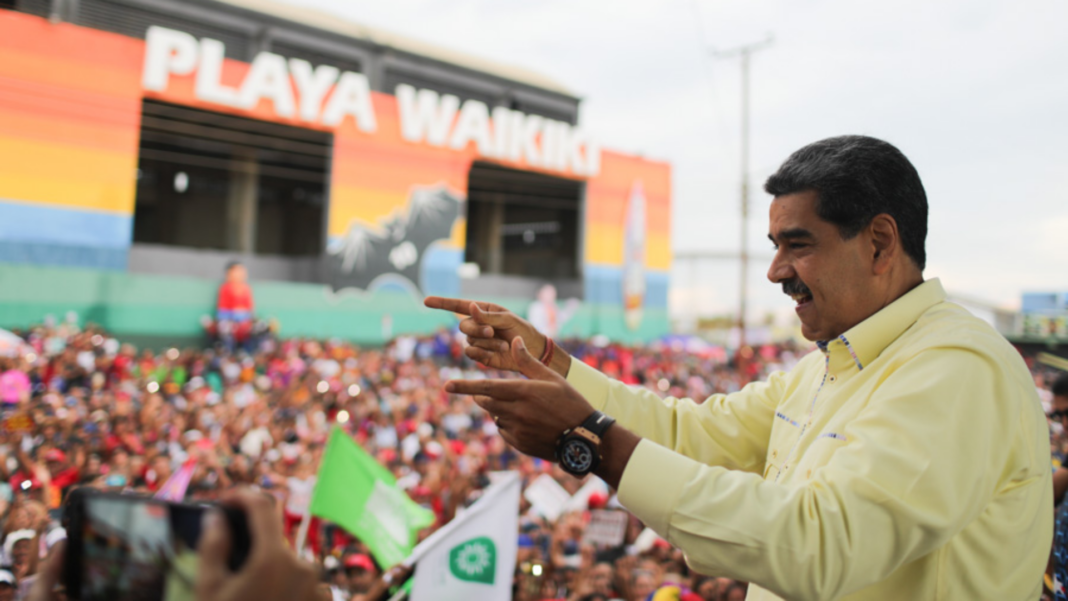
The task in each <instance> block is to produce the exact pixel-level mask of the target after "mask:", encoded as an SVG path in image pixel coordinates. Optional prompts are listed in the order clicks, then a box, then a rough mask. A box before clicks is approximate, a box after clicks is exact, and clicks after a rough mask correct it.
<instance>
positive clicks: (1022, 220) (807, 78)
mask: <svg viewBox="0 0 1068 601" xmlns="http://www.w3.org/2000/svg"><path fill="white" fill-rule="evenodd" d="M287 1H288V2H291V3H293V4H298V5H302V6H309V7H315V8H318V9H322V10H326V11H329V12H333V13H336V14H338V15H341V16H343V17H345V18H347V19H349V20H352V21H357V22H361V23H364V24H367V25H372V26H377V27H380V28H383V29H387V30H391V31H393V32H396V33H401V34H405V35H407V36H410V37H414V38H418V39H421V40H424V41H428V42H434V43H436V44H439V45H442V46H447V47H450V48H452V49H455V50H461V51H464V52H467V53H471V54H475V55H479V56H482V57H485V58H492V59H494V60H497V61H501V62H506V63H514V64H518V65H522V66H524V67H527V68H531V69H534V70H537V71H539V72H541V73H543V74H545V75H548V76H550V77H552V78H554V79H556V80H557V81H559V82H561V83H562V84H564V85H565V86H567V87H569V88H570V89H572V90H574V91H575V93H576V94H577V95H579V96H581V97H582V98H583V99H584V101H583V105H582V106H583V109H582V116H581V119H580V120H581V122H582V123H583V124H584V125H585V126H586V128H587V129H589V130H591V131H592V132H593V133H594V134H595V135H596V136H597V137H598V138H599V139H600V140H601V141H602V143H603V145H604V146H605V147H608V148H613V149H619V150H623V151H628V152H634V153H640V154H643V155H644V156H647V157H650V158H656V159H664V160H667V161H670V162H671V163H672V165H673V170H674V195H673V196H674V198H673V202H674V205H673V214H674V219H673V225H672V227H673V229H674V233H673V240H674V248H675V250H709V251H718V252H731V251H736V250H737V248H738V245H739V240H740V235H739V233H738V231H739V224H740V218H739V216H738V206H739V201H738V196H739V194H738V187H739V181H740V175H739V150H738V145H739V119H740V118H739V114H740V111H739V106H740V102H739V90H740V84H739V79H740V76H739V65H738V61H737V59H715V58H713V57H712V56H711V55H710V52H709V50H710V49H711V48H713V47H715V48H720V49H727V48H731V47H733V46H736V45H738V44H743V43H749V42H753V41H758V40H761V39H763V38H765V37H766V36H767V35H769V34H770V35H773V36H774V44H773V46H772V47H771V48H769V49H767V50H764V51H762V52H760V53H758V54H757V55H755V56H754V59H753V64H752V72H751V73H752V74H751V79H752V88H751V89H752V105H751V106H752V108H751V113H752V125H751V132H752V134H751V145H752V152H751V166H752V168H751V182H752V190H753V193H752V195H751V207H752V210H751V215H752V217H751V224H750V225H751V227H750V231H751V234H750V248H751V250H752V252H754V253H755V254H757V255H758V256H759V257H760V258H758V259H757V260H756V261H754V266H753V269H752V276H751V277H750V291H751V292H750V294H751V295H752V296H753V299H754V301H753V302H754V304H755V308H754V310H753V311H754V313H763V312H767V311H769V310H771V311H776V312H782V311H783V310H785V309H788V308H789V307H790V305H791V304H792V303H791V301H790V300H789V299H787V298H786V297H785V296H783V295H782V294H781V292H780V291H779V289H778V288H777V287H774V286H772V285H771V284H769V283H768V282H767V280H766V279H765V277H764V272H765V270H766V267H767V263H766V257H768V256H770V244H769V243H768V242H767V240H766V234H767V208H768V204H769V201H770V199H769V198H768V196H767V195H766V194H764V193H763V191H762V184H763V181H764V179H765V178H766V177H767V176H768V175H769V174H770V173H771V172H772V171H774V169H775V168H776V167H777V166H778V164H779V163H780V162H781V161H782V160H783V159H785V158H786V156H787V155H789V153H790V152H792V151H793V150H796V149H797V148H799V147H801V146H803V145H804V144H806V143H808V142H812V141H815V140H817V139H820V138H824V137H828V136H832V135H839V134H846V133H862V134H868V135H873V136H877V137H880V138H884V139H886V140H888V141H890V142H892V143H893V144H895V145H896V146H898V147H899V148H900V149H901V150H902V151H903V152H904V153H905V154H906V155H907V156H908V157H909V158H910V159H911V160H912V162H913V163H914V164H915V165H916V167H917V169H918V170H919V172H920V176H921V177H922V178H923V181H924V184H925V186H926V188H927V195H928V199H929V202H930V206H931V214H930V223H929V225H930V231H929V234H928V241H927V254H928V267H927V271H926V272H925V275H926V276H927V277H940V278H941V279H942V281H943V284H944V285H945V286H946V288H947V289H948V290H950V291H951V292H956V293H958V294H965V295H970V296H973V297H978V298H980V299H985V300H988V301H990V302H992V303H995V304H998V305H1004V306H1017V305H1018V304H1019V297H1020V294H1021V292H1022V291H1025V290H1033V291H1039V290H1057V291H1068V202H1066V197H1068V188H1066V185H1065V179H1066V178H1068V116H1066V114H1068V34H1066V33H1065V24H1066V23H1068V2H1066V1H1065V0H1035V1H1031V0H1023V1H1016V2H1012V1H1003V2H992V1H988V0H966V1H964V0H959V1H958V0H952V1H945V0H941V1H939V2H929V1H927V2H921V1H918V0H905V1H898V2H855V1H848V0H833V1H817V0H792V1H776V2H771V1H753V0H744V1H743V0H734V1H721V0H657V1H652V0H646V1H635V0H609V1H597V2H594V1H576V0H566V1H565V0H540V1H538V2H529V1H519V0H457V1H453V2H449V1H445V0H390V1H389V2H369V1H367V0H287ZM672 279H673V281H672V286H673V289H674V291H673V299H672V300H673V308H674V309H675V310H676V311H677V312H691V311H697V310H699V311H700V312H701V313H704V314H716V313H727V312H730V311H733V310H734V308H735V307H736V304H737V300H736V299H737V296H738V284H737V279H738V267H737V265H736V264H734V263H730V262H724V261H719V262H707V263H705V264H703V265H700V266H697V267H690V266H686V265H681V264H678V263H677V264H676V268H675V270H674V272H673V278H672Z"/></svg>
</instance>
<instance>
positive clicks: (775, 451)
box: [771, 449, 779, 459]
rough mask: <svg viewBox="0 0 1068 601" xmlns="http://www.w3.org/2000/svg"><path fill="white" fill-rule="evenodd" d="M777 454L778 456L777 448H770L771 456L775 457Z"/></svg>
mask: <svg viewBox="0 0 1068 601" xmlns="http://www.w3.org/2000/svg"><path fill="white" fill-rule="evenodd" d="M778 456H779V451H778V450H777V449H772V450H771V458H772V459H775V458H776V457H778Z"/></svg>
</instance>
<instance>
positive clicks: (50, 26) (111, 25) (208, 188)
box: [0, 0, 671, 342]
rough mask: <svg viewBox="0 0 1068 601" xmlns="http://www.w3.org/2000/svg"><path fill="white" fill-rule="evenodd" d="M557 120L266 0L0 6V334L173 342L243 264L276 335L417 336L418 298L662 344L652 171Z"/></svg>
mask: <svg viewBox="0 0 1068 601" xmlns="http://www.w3.org/2000/svg"><path fill="white" fill-rule="evenodd" d="M578 108H579V98H577V97H576V96H575V95H574V94H573V93H572V92H570V91H568V90H567V89H565V88H563V87H562V86H560V85H559V84H557V83H555V82H553V81H551V80H549V79H547V78H545V77H543V76H541V75H538V74H533V73H529V72H526V71H523V70H521V69H517V68H514V67H509V66H505V65H499V64H495V63H492V62H489V61H485V60H482V59H478V58H473V57H469V56H464V55H460V54H456V53H453V52H449V51H445V50H441V49H438V48H433V47H430V46H428V45H424V44H421V43H418V42H414V41H411V40H406V39H402V38H399V37H397V36H394V35H391V34H387V33H384V32H380V31H376V30H372V29H369V28H365V27H361V26H359V25H355V24H351V23H345V22H342V21H340V20H338V19H337V18H335V17H332V16H328V15H323V14H317V13H314V12H310V11H307V10H303V9H297V8H294V7H291V6H288V5H284V4H276V3H272V2H268V1H265V0H226V1H225V2H218V1H214V0H181V1H179V0H0V326H6V327H23V326H26V325H29V324H30V323H33V322H36V321H39V320H40V319H42V317H43V316H44V315H45V314H46V313H52V314H63V313H66V312H68V311H75V312H77V313H78V314H79V315H80V316H81V317H82V318H83V319H86V320H91V321H95V322H97V323H101V324H102V325H105V326H106V327H108V328H109V329H111V330H113V331H115V332H117V333H119V334H126V335H131V336H141V335H146V336H152V335H159V336H184V335H190V336H192V335H195V334H196V333H197V331H198V329H199V327H200V326H199V316H200V315H203V314H209V313H211V311H212V306H213V302H214V294H215V288H216V286H217V285H218V282H219V280H220V278H221V276H222V271H223V267H224V266H225V265H226V264H227V263H228V262H230V261H232V260H240V261H242V262H243V263H245V264H246V265H247V266H248V268H249V272H250V276H251V279H252V282H253V287H254V292H255V296H256V300H257V313H259V314H260V315H261V316H264V317H270V318H275V319H277V320H278V321H279V324H280V327H281V332H282V334H283V335H309V336H336V337H341V338H348V339H352V340H358V341H364V342H379V341H382V340H384V339H386V338H389V337H390V336H392V335H395V334H399V333H404V332H426V331H429V330H433V329H434V328H437V327H440V326H442V325H445V324H447V323H448V321H449V319H451V318H449V317H448V316H441V315H437V314H435V313H434V312H430V311H426V310H424V309H422V308H421V299H422V297H423V296H425V295H429V294H435V295H448V296H457V295H461V296H466V297H474V298H483V299H491V300H494V301H497V302H500V303H502V304H504V305H506V306H508V307H509V308H511V309H513V310H516V311H519V312H520V313H521V314H528V312H530V311H531V309H532V307H534V308H533V313H532V314H531V315H532V318H533V317H538V318H539V319H544V315H543V313H544V312H543V311H539V309H537V308H536V307H535V305H538V306H543V307H547V306H550V305H551V306H552V307H553V310H551V311H549V313H550V315H549V319H550V321H551V323H550V324H549V325H548V326H546V327H549V328H551V329H554V330H555V331H556V332H557V333H558V334H559V335H562V336H566V335H580V336H590V335H595V334H604V335H606V336H608V337H610V338H613V339H623V340H642V339H649V338H652V337H655V336H659V335H661V334H663V333H665V332H666V330H667V328H668V319H667V284H668V276H667V274H668V270H669V266H670V262H671V254H670V243H669V234H670V202H671V190H670V167H669V166H668V165H667V164H665V163H662V162H656V161H650V160H646V159H642V158H639V157H634V156H628V155H625V154H622V153H616V152H612V151H610V150H605V149H602V148H600V146H599V145H598V144H597V142H596V140H594V139H591V138H590V137H589V136H588V135H587V134H586V133H585V132H584V131H583V130H582V127H581V125H580V124H579V123H578ZM547 286H551V289H549V288H547ZM539 291H540V292H541V300H540V301H537V302H535V299H536V298H538V297H539ZM553 291H555V296H556V297H557V299H556V300H555V301H552V302H551V301H550V299H551V297H553ZM532 303H533V304H532ZM539 303H541V304H540V305H539Z"/></svg>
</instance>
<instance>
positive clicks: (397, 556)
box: [309, 427, 434, 569]
mask: <svg viewBox="0 0 1068 601" xmlns="http://www.w3.org/2000/svg"><path fill="white" fill-rule="evenodd" d="M309 511H310V512H311V514H312V515H314V516H318V517H321V518H323V519H326V520H330V521H331V522H334V523H335V524H337V525H338V526H341V527H342V528H344V529H345V530H347V531H348V532H349V533H351V534H352V535H353V536H355V537H357V538H359V539H360V540H361V541H363V542H364V543H365V544H366V545H367V547H368V548H369V549H370V550H371V554H372V555H374V556H375V559H376V560H377V561H378V563H379V565H381V566H382V567H383V569H387V568H390V567H392V566H394V565H397V564H398V563H400V562H401V561H402V560H404V558H405V557H408V554H409V553H410V552H411V551H412V547H413V546H414V545H415V540H416V535H417V534H418V532H419V530H420V529H422V528H426V527H427V526H429V525H431V524H433V523H434V513H433V512H431V511H429V510H427V509H424V508H422V507H420V506H419V505H418V504H416V502H415V501H412V500H411V498H410V497H408V495H407V494H405V492H404V491H403V490H401V489H399V488H397V481H396V480H395V479H394V478H393V474H391V473H389V470H387V469H386V468H384V467H382V466H381V465H379V464H378V462H377V461H375V460H374V458H373V457H371V456H370V455H368V454H367V452H366V451H364V450H363V449H362V448H360V445H358V444H356V442H355V441H354V440H352V438H350V437H349V435H348V434H345V432H344V431H343V430H342V429H341V428H338V427H335V428H334V429H333V431H331V432H330V440H328V441H327V443H326V450H325V451H323V461H322V464H321V465H320V466H319V475H318V477H317V478H316V481H315V491H314V492H313V493H312V500H311V507H310V509H309Z"/></svg>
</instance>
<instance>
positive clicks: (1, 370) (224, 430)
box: [0, 320, 1068, 601]
mask: <svg viewBox="0 0 1068 601" xmlns="http://www.w3.org/2000/svg"><path fill="white" fill-rule="evenodd" d="M16 333H17V334H18V335H19V336H21V337H22V338H23V339H24V340H25V343H26V346H25V348H24V349H22V350H21V351H20V352H18V353H14V354H12V356H4V357H0V403H2V407H3V409H2V415H3V421H2V423H0V479H2V482H0V514H2V516H3V517H2V523H3V529H2V532H3V542H2V549H0V552H2V555H0V601H2V600H4V599H10V598H15V599H19V598H22V597H24V596H25V595H26V593H27V591H28V589H29V586H30V584H31V583H32V581H33V579H34V574H35V572H36V570H37V567H38V563H39V561H40V559H41V558H42V557H43V556H44V555H45V554H46V553H47V552H48V550H49V548H51V547H52V546H53V545H54V544H55V543H56V542H57V541H59V540H61V539H62V538H63V537H64V532H63V529H62V528H61V527H60V525H59V522H58V518H59V515H60V512H61V508H62V502H63V499H64V498H65V496H66V495H67V494H68V493H69V491H71V490H72V489H73V488H75V487H79V486H89V487H93V488H97V489H102V490H108V491H129V492H137V493H149V494H151V493H155V492H157V491H158V490H159V489H160V487H161V486H162V485H163V483H164V482H166V481H167V479H168V478H169V477H170V476H171V474H173V473H174V472H175V471H176V470H178V469H179V468H180V466H183V465H190V464H192V465H194V466H195V468H194V469H193V474H192V478H191V479H190V482H189V485H188V488H187V490H186V493H185V496H186V498H187V499H190V500H212V499H215V498H217V497H218V496H219V495H220V494H221V493H222V492H224V491H226V490H228V489H231V488H233V487H237V486H247V487H252V488H255V489H258V490H262V491H265V492H267V493H270V494H271V495H273V496H275V497H276V498H277V501H278V505H279V507H280V508H281V513H282V514H283V517H282V518H281V519H284V521H285V527H286V534H287V537H289V538H290V540H294V539H295V538H296V536H297V530H298V528H299V523H300V521H301V518H302V516H304V514H305V513H306V512H307V510H308V504H309V502H310V499H311V495H312V491H313V488H314V482H315V475H316V471H317V467H318V464H319V460H320V458H321V456H322V452H323V449H324V445H325V442H326V440H327V436H328V434H329V432H330V429H331V428H332V427H333V426H334V425H335V424H336V425H338V426H340V427H341V428H343V429H344V430H345V431H346V432H347V433H348V434H349V435H351V436H352V437H353V438H354V439H355V440H356V441H357V442H358V443H359V444H360V445H362V447H363V448H364V449H366V450H367V451H368V452H369V453H370V454H371V455H372V456H374V457H375V458H376V459H377V460H378V461H379V462H380V463H381V464H382V465H384V466H386V467H387V468H389V469H390V470H391V471H392V473H393V474H394V476H395V477H396V479H397V482H398V484H399V485H400V486H401V487H402V488H404V489H405V490H406V491H407V493H408V494H409V495H410V496H411V498H412V499H413V500H415V501H416V502H417V503H419V504H421V505H423V506H425V507H426V508H429V509H430V510H432V511H433V512H434V514H435V516H436V524H435V526H433V527H432V528H431V529H430V530H432V529H433V528H434V527H438V526H440V525H442V524H444V523H446V522H448V521H449V520H450V519H451V518H452V516H453V514H454V513H455V511H456V510H457V509H458V508H459V507H462V506H464V505H466V504H469V503H471V502H473V500H474V499H476V498H477V497H478V495H479V492H480V491H481V490H482V489H483V488H485V487H486V486H487V485H488V478H487V474H488V473H489V472H491V471H495V470H516V471H518V472H520V474H521V475H522V477H523V480H524V486H528V485H530V484H531V483H532V482H534V481H535V480H536V479H537V478H539V477H541V476H543V475H546V474H547V475H548V476H550V477H551V478H553V479H554V480H555V481H556V482H558V483H559V484H560V485H561V486H562V487H563V488H564V489H566V491H567V492H568V493H576V492H577V491H579V490H580V489H581V488H582V487H583V485H584V482H580V481H578V480H575V479H574V478H572V477H570V476H568V475H567V474H565V473H564V472H563V471H561V470H560V469H559V468H558V467H556V466H555V465H553V464H551V463H549V462H545V461H541V460H537V459H531V458H529V457H526V456H523V455H520V454H518V453H516V452H515V451H513V450H511V449H510V448H508V447H507V445H505V444H504V442H503V440H502V439H501V437H500V436H499V435H498V434H497V430H496V426H495V425H494V423H493V421H492V420H490V419H488V418H487V417H486V415H485V414H484V412H483V411H482V410H481V409H479V408H478V407H477V405H475V404H474V402H473V400H472V399H470V398H468V397H463V396H457V395H449V394H447V393H445V392H444V390H443V387H442V385H443V384H444V382H445V381H447V380H449V379H453V378H480V377H495V376H497V375H500V374H496V373H493V372H492V371H491V370H487V369H485V368H483V367H482V366H479V365H477V364H475V363H473V362H471V361H470V360H469V359H467V358H466V357H465V356H464V353H463V349H462V344H463V337H462V336H460V335H458V333H456V332H449V331H441V332H438V333H437V334H436V335H434V336H429V337H421V338H415V337H407V336H402V337H399V338H397V339H395V340H394V341H392V342H391V343H390V344H389V345H387V346H386V347H384V348H376V349H364V348H359V347H357V346H354V345H352V344H350V343H347V342H342V341H336V340H328V341H321V340H302V339H289V340H279V339H274V338H270V337H266V338H264V339H262V340H260V341H259V342H258V346H257V347H255V348H251V349H239V348H234V347H230V348H229V349H228V348H225V347H224V346H223V345H218V346H216V347H209V348H203V349H185V350H181V349H177V348H170V349H162V350H159V351H151V350H148V349H145V350H141V351H139V350H138V349H136V348H135V347H134V346H132V345H130V344H122V343H120V342H118V341H117V340H115V339H114V338H112V337H111V336H109V335H108V333H107V332H104V331H102V330H100V329H99V328H96V327H93V326H91V325H89V326H86V327H84V328H82V327H78V325H76V320H68V321H65V322H62V323H58V324H55V323H52V324H50V325H38V326H35V327H31V328H28V329H26V330H24V331H19V332H16ZM565 346H567V348H568V350H569V351H570V352H571V353H572V354H573V355H574V356H575V357H577V358H578V359H580V360H582V361H584V362H586V363H588V364H590V365H592V366H594V367H596V368H598V369H600V370H602V371H604V372H605V373H607V374H609V375H611V376H613V377H616V378H619V379H621V380H623V381H624V382H627V383H631V384H635V385H639V386H646V387H649V388H651V389H653V390H655V391H657V392H658V393H659V394H662V395H671V396H677V397H690V398H695V399H703V398H705V397H707V396H708V395H710V394H713V393H717V392H732V391H735V390H738V389H740V388H741V387H742V386H744V385H745V384H746V383H747V382H749V381H751V380H754V379H759V378H762V377H763V376H764V375H766V374H767V373H769V372H771V371H774V370H778V369H788V368H789V367H791V366H792V365H793V364H794V363H795V362H796V361H797V360H798V359H799V358H800V356H801V355H802V354H803V353H804V352H805V349H803V348H799V347H797V346H794V345H793V344H789V343H787V344H781V345H767V346H763V347H758V348H753V349H749V348H746V349H742V351H740V352H738V353H737V354H735V355H734V356H732V357H726V356H725V355H723V354H715V353H709V354H693V353H690V352H687V350H686V349H684V348H680V347H677V346H673V345H671V344H654V345H650V346H647V347H625V346H619V345H611V344H594V343H592V342H590V341H571V342H568V343H565ZM231 349H232V351H233V352H231ZM1036 382H1039V383H1040V384H1045V383H1046V379H1044V376H1040V377H1037V378H1036ZM1065 441H1066V438H1065V435H1064V434H1063V433H1062V432H1060V431H1058V432H1057V436H1055V438H1054V445H1055V447H1056V448H1057V450H1063V449H1065V448H1068V444H1066V442H1065ZM611 509H618V505H617V504H616V502H615V499H614V498H612V497H611V495H610V491H607V489H605V490H604V492H603V493H600V492H598V493H594V494H588V495H587V496H586V498H584V499H583V500H582V503H581V505H580V506H578V507H574V506H570V507H569V510H568V511H565V512H563V513H562V514H560V515H554V516H546V515H544V512H539V508H538V507H537V506H536V505H532V504H531V503H530V502H529V501H527V500H524V501H523V505H522V506H521V507H520V531H519V532H517V537H518V544H519V558H518V562H517V566H516V577H515V584H514V590H515V593H514V598H515V599H519V600H529V601H541V600H548V599H567V600H568V601H579V600H582V601H597V600H609V599H622V600H624V601H644V600H646V599H652V600H654V601H661V600H667V599H670V600H679V601H681V600H690V601H697V600H701V601H739V600H741V599H744V597H745V594H746V585H745V583H741V582H736V581H733V580H730V579H728V578H721V577H718V576H719V575H717V574H696V573H694V572H693V571H691V570H690V569H689V568H688V567H687V566H686V562H685V561H684V559H683V557H682V554H681V552H679V551H678V550H676V549H674V548H672V547H671V546H670V545H669V544H667V543H666V542H665V541H663V540H662V539H658V538H656V537H655V536H650V534H651V531H645V529H644V526H643V525H642V524H641V523H639V522H638V521H637V520H636V519H635V518H633V516H629V515H628V517H627V523H626V527H625V534H624V536H623V542H622V543H621V544H619V545H615V546H606V545H605V544H603V543H602V544H593V543H591V542H589V538H590V537H589V536H588V532H587V531H588V524H589V523H590V521H591V515H592V512H596V511H598V510H611ZM549 517H553V518H554V519H549ZM428 531H429V530H428ZM424 534H425V533H424ZM307 543H308V544H307V554H308V556H309V558H311V559H313V560H314V561H315V562H316V563H317V564H318V565H319V566H320V568H321V571H322V579H323V584H322V587H323V590H324V591H325V590H326V589H327V588H329V590H330V593H329V594H330V596H331V597H332V598H333V599H343V600H346V601H347V600H350V599H352V600H356V601H370V600H371V598H372V596H373V595H375V594H376V593H377V591H378V590H380V583H381V576H382V575H383V574H384V571H385V570H387V569H389V568H390V567H391V566H381V565H378V564H377V563H376V562H375V560H374V558H373V556H372V554H371V553H370V552H369V550H368V548H367V547H366V545H365V544H363V542H361V541H359V540H356V539H355V538H353V537H352V536H351V535H349V534H348V533H346V532H345V531H344V530H342V529H340V528H338V527H335V526H333V525H332V524H329V523H324V522H320V521H319V520H313V522H312V527H311V528H310V531H309V533H308V537H307ZM376 587H377V588H376ZM324 595H325V593H324Z"/></svg>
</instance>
